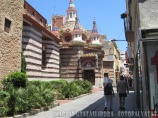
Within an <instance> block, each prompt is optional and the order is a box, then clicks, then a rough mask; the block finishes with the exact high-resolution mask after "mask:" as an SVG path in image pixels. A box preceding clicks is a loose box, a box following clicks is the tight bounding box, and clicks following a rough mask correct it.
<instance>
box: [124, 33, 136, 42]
mask: <svg viewBox="0 0 158 118" xmlns="http://www.w3.org/2000/svg"><path fill="white" fill-rule="evenodd" d="M125 34H126V40H127V42H134V32H133V31H132V30H126V31H125Z"/></svg>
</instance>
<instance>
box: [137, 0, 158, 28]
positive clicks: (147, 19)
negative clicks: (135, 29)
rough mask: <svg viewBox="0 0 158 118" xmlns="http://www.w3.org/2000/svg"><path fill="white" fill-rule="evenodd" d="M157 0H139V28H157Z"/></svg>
mask: <svg viewBox="0 0 158 118" xmlns="http://www.w3.org/2000/svg"><path fill="white" fill-rule="evenodd" d="M157 6H158V0H139V12H140V27H148V28H149V27H151V28H152V27H158V23H157V19H158V7H157Z"/></svg>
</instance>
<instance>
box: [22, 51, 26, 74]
mask: <svg viewBox="0 0 158 118" xmlns="http://www.w3.org/2000/svg"><path fill="white" fill-rule="evenodd" d="M21 72H23V73H26V60H25V56H24V55H23V53H21Z"/></svg>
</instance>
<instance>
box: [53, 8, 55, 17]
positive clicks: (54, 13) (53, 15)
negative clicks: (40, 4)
mask: <svg viewBox="0 0 158 118" xmlns="http://www.w3.org/2000/svg"><path fill="white" fill-rule="evenodd" d="M54 15H55V6H54V9H53V16H54Z"/></svg>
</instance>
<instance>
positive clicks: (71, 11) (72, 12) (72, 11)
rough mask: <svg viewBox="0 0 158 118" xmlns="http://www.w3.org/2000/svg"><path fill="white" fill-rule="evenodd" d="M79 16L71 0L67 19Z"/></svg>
mask: <svg viewBox="0 0 158 118" xmlns="http://www.w3.org/2000/svg"><path fill="white" fill-rule="evenodd" d="M76 17H77V10H76V8H75V4H74V1H73V0H70V2H69V7H68V9H67V21H68V22H69V21H75V19H76Z"/></svg>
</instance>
